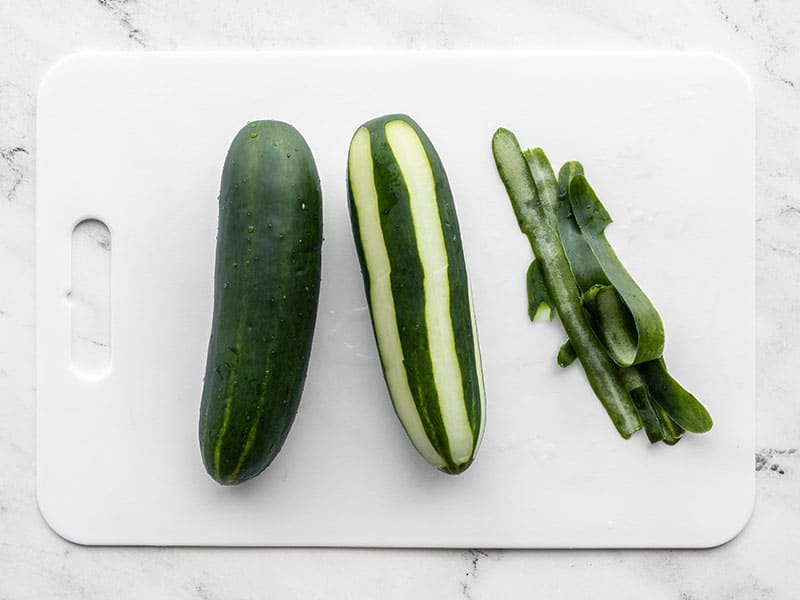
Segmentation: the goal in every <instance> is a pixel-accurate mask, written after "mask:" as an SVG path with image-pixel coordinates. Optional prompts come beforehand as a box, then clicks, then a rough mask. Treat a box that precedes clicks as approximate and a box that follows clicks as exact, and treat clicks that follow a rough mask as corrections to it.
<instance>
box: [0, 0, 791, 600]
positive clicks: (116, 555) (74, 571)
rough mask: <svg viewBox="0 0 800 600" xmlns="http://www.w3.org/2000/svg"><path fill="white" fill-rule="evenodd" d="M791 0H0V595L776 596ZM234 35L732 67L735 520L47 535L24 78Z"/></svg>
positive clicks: (29, 96)
mask: <svg viewBox="0 0 800 600" xmlns="http://www.w3.org/2000/svg"><path fill="white" fill-rule="evenodd" d="M798 8H799V7H798V5H797V3H795V2H790V1H785V0H756V1H743V0H736V1H734V0H703V1H700V2H694V1H690V0H678V1H675V2H654V3H639V4H637V5H633V4H630V3H627V5H625V6H623V5H622V4H619V3H615V2H610V1H607V0H605V1H603V2H591V1H590V0H575V1H571V2H558V1H556V0H552V1H547V2H535V3H533V2H522V1H511V0H500V1H498V2H494V3H487V2H477V1H472V0H468V1H467V0H465V1H463V2H458V3H454V2H444V1H425V2H423V1H411V0H409V1H407V2H404V3H402V4H399V5H391V6H390V5H386V4H384V3H379V2H376V1H375V0H371V1H367V0H352V1H350V2H347V1H343V0H331V1H330V2H327V3H317V2H312V1H308V0H297V1H294V2H289V1H272V2H264V1H263V0H239V1H237V2H201V3H198V2H190V1H189V0H174V1H173V2H170V3H158V2H149V1H145V0H62V1H58V2H56V1H55V0H49V1H48V0H41V1H39V2H18V1H14V0H0V45H1V46H2V47H3V49H4V52H3V58H2V59H0V280H1V281H2V282H3V283H2V285H0V473H1V474H2V475H0V598H15V599H17V598H20V599H27V598H31V599H34V598H36V599H38V598H108V597H115V598H123V599H124V598H141V597H169V598H201V599H206V600H212V599H217V598H219V599H222V598H261V597H265V596H268V597H271V598H294V597H303V598H317V597H319V598H323V597H324V598H360V597H376V596H380V597H384V598H407V597H415V598H433V597H436V598H468V599H474V600H478V599H480V598H487V599H488V598H502V597H511V595H512V594H513V595H514V596H519V595H522V593H524V594H525V595H526V596H534V597H593V598H615V599H616V598H649V599H662V598H663V599H676V600H678V599H685V600H689V599H693V600H699V599H704V598H709V599H710V598H737V599H738V598H743V599H750V598H753V599H762V598H765V599H766V598H776V599H783V598H794V597H796V596H797V591H796V590H797V589H800V572H799V571H798V569H797V564H796V563H797V556H798V554H799V551H800V541H798V540H799V539H800V535H798V534H800V450H798V448H800V403H799V402H797V400H796V397H797V395H798V391H800V382H799V380H798V376H797V368H796V365H797V364H798V359H800V349H798V345H797V342H796V340H797V339H800V318H798V317H800V296H799V295H798V292H797V290H798V284H800V241H798V240H800V237H798V230H799V228H800V168H798V165H800V144H798V139H799V138H798V132H800V111H799V110H798V106H799V105H800V43H798V41H797V40H798V36H797V31H798V28H799V27H800V10H798ZM249 48H253V49H273V48H281V49H288V48H394V49H419V48H453V49H457V48H475V49H478V48H481V49H482V48H526V49H547V50H550V49H583V50H585V49H612V50H628V49H658V50H667V49H670V50H673V49H675V50H709V51H714V52H719V53H721V54H723V55H725V56H728V57H729V58H731V59H732V60H734V61H736V62H737V63H738V64H739V65H741V66H742V67H743V68H744V69H745V70H746V71H747V73H748V74H749V76H750V77H751V79H752V82H753V86H754V89H755V93H756V98H757V156H756V157H755V160H756V164H757V185H756V198H757V205H756V212H757V222H756V224H755V230H756V239H757V250H756V251H757V273H756V277H757V307H758V315H757V323H758V336H757V384H758V385H757V393H758V399H757V414H756V420H757V448H758V451H757V454H756V456H755V457H754V469H755V472H756V481H757V502H756V509H755V512H754V515H753V518H752V520H751V522H750V524H749V525H748V527H747V528H746V529H745V530H744V532H743V533H742V534H741V535H740V536H738V537H737V538H735V539H734V540H733V541H732V542H730V543H729V544H726V545H725V546H722V547H720V548H717V549H714V550H709V551H677V550H675V551H589V550H586V551H569V552H567V551H559V552H547V551H536V552H522V551H495V550H492V551H481V550H472V551H395V550H309V549H292V550H270V549H231V550H213V549H149V548H86V547H81V546H75V545H73V544H70V543H68V542H65V541H63V540H61V539H60V538H58V537H57V536H56V535H55V534H53V533H52V532H51V531H50V530H49V529H48V528H47V526H46V525H45V524H44V522H43V521H42V519H41V518H40V516H39V513H38V510H37V507H36V501H35V481H34V470H35V436H34V401H33V398H34V396H33V391H34V390H33V357H34V346H33V331H34V329H33V327H34V319H33V272H34V271H33V269H34V254H33V247H34V246H33V241H34V227H33V224H34V220H33V216H34V181H33V179H34V153H35V122H34V119H35V98H36V91H37V88H38V85H39V82H40V80H41V77H42V75H43V74H44V72H45V71H46V69H47V67H48V66H49V65H50V64H52V63H53V62H55V61H56V60H57V59H58V58H60V57H61V56H63V55H64V54H67V53H69V52H73V51H76V50H82V49H117V50H132V51H142V50H143V49H144V50H147V49H249ZM687 142H688V141H687ZM86 169H87V176H89V175H90V173H91V165H87V166H86ZM710 176H720V177H724V173H721V174H711V175H710ZM709 226H713V224H709ZM731 293H732V294H734V293H736V282H731ZM587 501H590V499H587ZM687 501H691V499H687Z"/></svg>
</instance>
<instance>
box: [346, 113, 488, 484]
mask: <svg viewBox="0 0 800 600" xmlns="http://www.w3.org/2000/svg"><path fill="white" fill-rule="evenodd" d="M347 176H348V198H349V207H350V217H351V223H352V228H353V236H354V238H355V242H356V251H357V253H358V257H359V261H360V263H361V272H362V274H363V277H364V287H365V290H366V295H367V302H368V304H369V309H370V314H371V317H372V324H373V330H374V333H375V339H376V342H377V345H378V351H379V354H380V359H381V364H382V367H383V373H384V377H385V379H386V383H387V386H388V388H389V393H390V396H391V398H392V403H393V405H394V409H395V411H396V412H397V415H398V417H399V418H400V421H401V422H402V424H403V427H404V428H405V431H406V433H407V434H408V437H409V438H410V440H411V442H412V443H413V445H414V446H415V447H416V449H417V451H418V452H419V453H420V454H421V455H422V456H423V458H425V460H427V461H428V462H429V463H430V464H431V465H433V466H434V467H436V468H437V469H439V470H441V471H444V472H445V473H450V474H456V473H461V472H462V471H464V470H465V469H466V468H467V467H469V465H470V464H471V463H472V461H473V460H474V458H475V453H476V451H477V449H478V446H479V445H480V441H481V438H482V436H483V430H484V424H485V412H486V402H485V394H484V389H483V375H482V370H481V359H480V351H479V348H478V335H477V330H476V327H475V316H474V311H473V306H472V298H471V293H470V287H469V280H468V278H467V268H466V264H465V261H464V252H463V249H462V246H461V235H460V233H459V227H458V220H457V218H456V211H455V206H454V205H453V196H452V193H451V191H450V185H449V183H448V181H447V175H446V174H445V171H444V168H443V166H442V163H441V161H440V159H439V156H438V155H437V153H436V150H435V149H434V147H433V145H432V144H431V142H430V140H429V139H428V137H427V136H426V135H425V133H424V132H423V131H422V129H421V128H420V127H419V125H417V124H416V123H415V122H414V121H413V120H412V119H411V118H410V117H408V116H406V115H387V116H384V117H380V118H377V119H374V120H372V121H369V122H367V123H365V124H364V125H362V126H361V127H360V128H359V129H358V130H357V131H356V132H355V135H354V136H353V139H352V141H351V144H350V152H349V156H348V169H347Z"/></svg>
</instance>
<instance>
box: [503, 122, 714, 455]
mask: <svg viewBox="0 0 800 600" xmlns="http://www.w3.org/2000/svg"><path fill="white" fill-rule="evenodd" d="M492 152H493V154H494V159H495V163H496V165H497V170H498V173H499V174H500V178H501V179H502V181H503V184H504V185H505V188H506V191H507V192H508V196H509V198H510V200H511V204H512V206H513V209H514V213H515V215H516V217H517V222H518V223H519V227H520V229H521V230H522V232H523V233H524V234H525V235H526V236H527V237H528V239H529V241H530V244H531V248H532V249H533V254H534V260H533V262H532V263H531V265H530V267H529V269H528V273H527V289H528V314H529V317H530V319H531V320H532V321H533V320H535V319H536V318H537V317H540V316H544V317H545V318H548V319H550V320H552V318H553V316H554V315H557V316H558V318H559V320H560V321H561V324H562V325H563V327H564V330H565V331H566V333H567V336H568V340H567V341H566V342H565V343H564V345H563V346H562V347H561V349H560V350H559V352H558V358H557V360H558V364H559V365H560V366H561V367H564V368H566V367H568V366H569V365H570V364H572V363H573V362H574V361H575V360H576V359H578V360H579V362H580V363H581V364H582V365H583V368H584V371H585V372H586V376H587V379H588V380H589V384H590V385H591V387H592V389H593V390H594V392H595V394H596V396H597V398H598V399H599V400H600V402H601V403H602V405H603V407H604V408H605V410H606V412H607V413H608V415H609V417H610V418H611V420H612V422H613V423H614V426H615V427H616V428H617V431H618V432H619V434H620V435H621V436H622V437H623V438H626V439H627V438H629V437H630V436H631V435H632V434H633V433H635V432H636V431H638V430H640V429H644V431H645V433H646V435H647V438H648V439H649V440H650V442H651V443H656V442H659V441H662V442H664V443H665V444H669V445H674V444H676V443H677V442H678V441H679V440H680V439H681V437H682V436H683V434H684V433H685V432H687V431H688V432H690V433H705V432H707V431H709V430H710V429H711V427H712V425H713V421H712V419H711V415H709V413H708V411H707V410H706V409H705V407H704V406H703V405H702V404H701V403H700V402H699V401H698V400H697V399H696V398H695V397H694V396H693V395H692V394H691V393H689V392H688V391H687V390H686V389H684V388H683V387H682V386H681V385H680V384H679V383H678V382H677V381H676V380H675V379H673V378H672V376H671V375H670V374H669V372H668V371H667V366H666V363H665V362H664V358H663V356H662V354H663V351H664V326H663V324H662V321H661V317H660V316H659V314H658V311H656V309H655V307H654V306H653V304H652V303H651V302H650V300H649V299H648V298H647V296H646V295H645V293H644V292H643V291H642V290H641V288H640V287H639V286H638V285H637V284H636V281H634V279H633V277H631V275H630V274H629V273H628V271H627V270H626V269H625V267H624V266H623V264H622V263H621V262H620V260H619V258H618V257H617V255H616V253H615V252H614V250H613V248H612V247H611V245H610V244H609V242H608V240H607V239H606V236H605V229H606V227H607V226H608V225H609V224H610V223H611V217H610V215H609V214H608V212H607V211H606V209H605V207H604V206H603V204H602V203H601V202H600V200H599V199H598V198H597V195H596V194H595V192H594V190H593V189H592V188H591V186H590V185H589V182H588V181H587V179H586V177H585V176H584V172H583V167H582V166H581V164H580V163H578V162H568V163H566V164H565V165H564V166H563V167H561V170H560V171H559V173H558V177H556V175H555V173H554V171H553V169H552V167H551V166H550V162H549V161H548V159H547V156H546V155H545V153H544V152H543V151H542V150H541V149H540V148H536V149H533V150H525V151H524V152H523V151H522V149H521V148H520V145H519V142H518V141H517V139H516V137H515V136H514V134H513V133H511V132H510V131H508V130H507V129H502V128H501V129H498V130H497V131H496V132H495V134H494V137H493V138H492Z"/></svg>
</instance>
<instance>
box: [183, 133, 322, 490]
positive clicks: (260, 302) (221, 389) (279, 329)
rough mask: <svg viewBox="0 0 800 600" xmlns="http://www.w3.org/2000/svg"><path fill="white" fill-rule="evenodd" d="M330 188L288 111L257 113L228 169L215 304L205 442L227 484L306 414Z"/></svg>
mask: <svg viewBox="0 0 800 600" xmlns="http://www.w3.org/2000/svg"><path fill="white" fill-rule="evenodd" d="M321 247H322V194H321V191H320V183H319V175H318V173H317V168H316V165H315V163H314V158H313V156H312V154H311V150H310V148H309V147H308V144H306V142H305V140H304V139H303V137H302V136H301V135H300V133H299V132H298V131H297V130H296V129H295V128H294V127H292V126H291V125H289V124H287V123H283V122H280V121H254V122H252V123H249V124H248V125H246V126H245V127H243V128H242V129H241V131H239V133H238V134H237V135H236V137H235V138H234V140H233V142H232V143H231V146H230V149H229V151H228V155H227V158H226V160H225V166H224V168H223V172H222V183H221V189H220V196H219V227H218V235H217V253H216V267H215V275H214V313H213V322H212V329H211V339H210V342H209V346H208V359H207V363H206V375H205V382H204V386H203V396H202V402H201V408H200V428H199V429H200V449H201V454H202V458H203V463H204V465H205V468H206V470H207V471H208V473H209V475H211V477H212V478H214V479H215V480H216V481H217V482H219V483H221V484H224V485H232V484H238V483H242V482H243V481H246V480H248V479H250V478H252V477H255V476H256V475H258V474H259V473H261V472H262V471H263V470H264V469H265V468H266V467H267V466H268V465H269V464H270V463H271V462H272V461H273V459H274V458H275V456H276V455H277V454H278V452H279V451H280V449H281V447H282V446H283V443H284V441H285V439H286V436H287V434H288V433H289V429H290V428H291V426H292V423H293V421H294V418H295V415H296V414H297V409H298V405H299V403H300V397H301V394H302V390H303V385H304V383H305V377H306V370H307V367H308V361H309V355H310V350H311V342H312V337H313V332H314V324H315V321H316V314H317V303H318V297H319V287H320V270H321Z"/></svg>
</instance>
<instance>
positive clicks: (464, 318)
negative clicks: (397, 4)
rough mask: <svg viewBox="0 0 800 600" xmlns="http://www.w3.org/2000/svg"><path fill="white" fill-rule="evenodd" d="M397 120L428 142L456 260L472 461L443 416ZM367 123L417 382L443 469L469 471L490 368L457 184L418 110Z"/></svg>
mask: <svg viewBox="0 0 800 600" xmlns="http://www.w3.org/2000/svg"><path fill="white" fill-rule="evenodd" d="M397 120H400V121H404V122H405V123H407V124H409V125H410V126H411V127H412V128H413V129H414V131H415V132H416V134H417V136H418V137H419V139H420V141H421V143H422V146H423V147H424V149H425V152H426V154H427V156H428V160H429V163H430V165H431V168H432V172H433V177H434V184H435V190H436V198H437V204H438V212H439V219H440V222H441V226H442V232H443V236H444V241H445V249H446V254H447V260H448V267H447V271H448V280H449V284H450V289H449V296H450V317H451V322H452V326H453V334H454V338H455V348H456V354H457V356H458V363H459V365H460V371H461V384H462V389H463V401H464V405H465V408H466V413H467V417H468V421H469V424H470V427H471V432H472V441H473V454H472V456H471V457H470V458H469V460H468V461H466V462H458V461H455V460H454V459H453V457H452V456H451V453H450V451H449V448H448V437H447V433H446V428H445V425H444V422H443V416H442V414H441V412H440V409H439V403H438V395H437V390H436V386H435V385H434V382H433V374H432V369H433V365H432V364H431V357H430V355H429V353H428V337H427V336H428V332H427V328H426V324H425V316H424V311H425V306H424V305H425V298H424V291H423V285H424V277H423V272H422V266H421V263H420V257H419V255H418V250H417V242H416V238H415V228H414V223H413V220H412V216H411V211H410V207H409V198H408V193H407V190H406V187H405V184H404V181H403V175H402V173H401V172H400V169H399V167H398V165H397V162H396V160H395V157H394V155H393V152H392V149H391V146H390V145H389V142H388V139H387V136H386V132H385V127H386V125H387V124H388V123H390V122H392V121H397ZM361 128H366V129H367V130H368V131H369V136H370V144H371V149H372V158H373V168H374V173H373V175H374V180H375V188H376V191H377V192H378V201H379V207H380V215H381V229H382V232H383V236H384V239H385V244H386V247H387V249H388V250H389V252H388V254H389V259H390V263H391V274H390V281H391V288H392V296H393V299H394V302H395V312H396V315H397V324H398V329H399V330H400V332H401V344H402V349H403V355H404V359H405V365H406V374H407V377H408V380H409V385H410V388H411V391H412V395H413V397H414V402H415V405H416V409H417V413H418V414H419V416H420V419H421V421H422V423H423V427H424V429H425V433H426V435H427V437H428V440H429V441H430V442H431V444H432V446H433V448H434V449H435V450H436V452H437V453H438V454H439V456H440V457H441V458H442V459H443V460H444V463H445V464H444V466H441V467H439V468H440V470H441V471H443V472H445V473H448V474H458V473H461V472H463V471H464V470H466V469H467V468H468V467H469V466H470V465H471V464H472V462H473V460H474V457H475V452H476V451H477V448H478V446H479V444H480V441H481V440H480V436H481V433H482V421H483V419H484V418H485V415H484V414H483V408H482V403H481V393H482V392H481V388H482V377H483V375H482V372H481V370H480V369H479V368H477V367H476V364H477V362H476V359H477V360H479V357H476V355H475V354H476V350H475V348H476V344H475V341H476V337H477V332H476V331H474V329H473V325H472V315H471V308H470V307H471V300H470V290H469V283H468V275H467V268H466V263H465V259H464V252H463V247H462V244H461V233H460V228H459V224H458V218H457V215H456V210H455V205H454V202H453V195H452V191H451V189H450V184H449V182H448V179H447V175H446V172H445V170H444V167H443V165H442V162H441V159H440V158H439V155H438V153H437V152H436V149H435V148H434V146H433V144H432V143H431V141H430V139H429V138H428V136H427V135H426V134H425V132H424V131H423V129H422V128H421V127H420V126H419V125H418V124H417V123H416V122H415V121H414V120H413V119H412V118H411V117H409V116H408V115H404V114H389V115H385V116H382V117H378V118H376V119H372V120H370V121H368V122H366V123H364V124H363V125H362V126H361ZM361 128H359V129H361ZM347 191H348V205H349V209H350V218H351V224H352V229H353V236H354V239H355V244H356V252H357V254H358V258H359V262H360V265H361V272H362V276H363V279H364V287H365V291H366V296H367V302H368V305H369V308H370V312H371V313H372V312H373V307H372V302H371V298H370V293H369V290H370V273H369V270H368V268H367V264H366V261H365V258H364V250H363V246H362V243H361V239H360V235H359V231H360V229H359V221H358V211H357V209H356V206H355V201H354V197H353V191H352V187H351V183H350V174H349V172H348V185H347ZM373 324H374V326H375V327H377V326H379V324H377V323H373ZM382 367H383V369H384V372H385V371H386V365H385V364H383V358H382ZM390 393H391V390H390Z"/></svg>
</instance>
